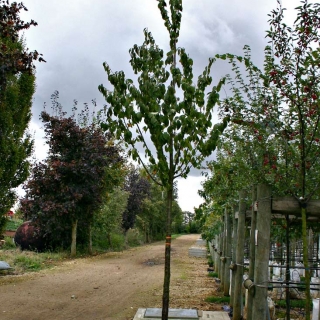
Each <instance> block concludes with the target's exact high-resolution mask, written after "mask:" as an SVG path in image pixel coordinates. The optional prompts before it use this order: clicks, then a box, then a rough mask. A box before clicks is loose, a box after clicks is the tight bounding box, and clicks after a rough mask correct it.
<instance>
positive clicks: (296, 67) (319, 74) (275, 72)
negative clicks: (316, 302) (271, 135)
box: [266, 0, 320, 320]
mask: <svg viewBox="0 0 320 320" xmlns="http://www.w3.org/2000/svg"><path fill="white" fill-rule="evenodd" d="M296 10H297V18H296V20H295V22H294V24H293V26H292V27H289V26H287V25H286V24H285V23H284V9H283V8H282V6H281V5H280V2H279V7H278V8H277V9H276V10H273V11H272V13H271V15H270V20H269V23H270V30H269V31H268V37H269V39H270V42H271V43H272V50H271V49H270V55H269V60H268V64H267V66H266V71H267V72H268V73H269V79H270V82H271V85H272V86H274V87H275V88H276V89H277V91H278V93H279V94H280V95H281V96H282V102H283V103H284V104H285V107H284V108H283V115H282V118H283V119H284V123H285V131H284V133H283V135H284V138H285V140H286V143H285V144H284V148H283V149H284V151H285V155H286V161H287V162H286V164H287V167H286V168H287V177H288V178H289V179H290V184H289V186H290V189H289V190H288V191H289V192H290V193H291V194H292V195H293V196H294V197H295V198H296V199H297V201H298V203H299V205H300V208H301V218H302V238H303V262H304V266H305V268H306V297H307V299H306V319H307V320H309V319H310V303H309V302H310V300H311V297H310V269H309V265H308V242H307V232H306V230H307V211H308V201H309V200H310V199H311V198H312V197H314V196H318V195H319V190H320V179H319V174H320V168H319V159H320V154H319V146H320V126H319V121H320V108H319V107H320V71H319V70H320V69H319V65H320V50H319V43H320V4H319V3H313V4H309V3H308V1H307V0H304V1H302V5H301V6H299V7H297V8H296Z"/></svg>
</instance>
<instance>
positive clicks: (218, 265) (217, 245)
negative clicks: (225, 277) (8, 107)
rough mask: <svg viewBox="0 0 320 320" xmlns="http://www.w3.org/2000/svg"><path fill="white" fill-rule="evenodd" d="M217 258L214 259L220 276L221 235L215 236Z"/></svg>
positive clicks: (215, 269)
mask: <svg viewBox="0 0 320 320" xmlns="http://www.w3.org/2000/svg"><path fill="white" fill-rule="evenodd" d="M215 245H216V248H215V260H214V271H215V272H216V273H217V274H218V277H219V267H220V256H219V246H220V244H219V235H216V237H215Z"/></svg>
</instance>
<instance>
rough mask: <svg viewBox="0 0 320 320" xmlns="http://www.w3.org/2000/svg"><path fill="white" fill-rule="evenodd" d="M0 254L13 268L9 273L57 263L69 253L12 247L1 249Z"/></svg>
mask: <svg viewBox="0 0 320 320" xmlns="http://www.w3.org/2000/svg"><path fill="white" fill-rule="evenodd" d="M6 245H7V244H6ZM0 256H1V259H0V260H3V261H5V262H7V263H8V264H9V265H10V266H11V267H12V268H13V270H10V271H9V272H10V273H13V274H21V273H25V272H31V271H39V270H41V269H46V268H50V267H52V266H54V265H57V264H58V262H59V261H61V260H64V259H66V258H68V257H69V253H67V252H65V251H62V252H42V253H39V252H33V251H27V250H25V251H21V250H20V249H18V248H16V247H14V248H13V249H12V248H11V249H1V250H0Z"/></svg>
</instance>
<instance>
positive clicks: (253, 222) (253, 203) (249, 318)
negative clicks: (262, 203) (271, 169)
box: [246, 186, 257, 320]
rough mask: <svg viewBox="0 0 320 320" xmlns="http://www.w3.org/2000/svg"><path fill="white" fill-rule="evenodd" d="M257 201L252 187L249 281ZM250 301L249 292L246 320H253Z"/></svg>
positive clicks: (253, 248) (252, 258)
mask: <svg viewBox="0 0 320 320" xmlns="http://www.w3.org/2000/svg"><path fill="white" fill-rule="evenodd" d="M256 201H257V186H253V188H252V209H251V232H250V257H249V258H250V262H249V279H251V280H252V281H253V279H254V265H255V249H256V247H255V237H254V235H255V230H256V223H257V213H256V211H255V210H254V209H255V208H254V207H255V202H256ZM252 299H253V296H252V294H251V293H250V292H249V293H248V300H247V301H246V308H247V320H254V319H253V318H252Z"/></svg>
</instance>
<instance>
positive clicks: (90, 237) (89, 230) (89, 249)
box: [88, 223, 93, 255]
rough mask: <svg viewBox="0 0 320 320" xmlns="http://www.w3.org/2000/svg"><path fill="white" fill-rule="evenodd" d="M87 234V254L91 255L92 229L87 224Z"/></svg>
mask: <svg viewBox="0 0 320 320" xmlns="http://www.w3.org/2000/svg"><path fill="white" fill-rule="evenodd" d="M88 233H89V235H88V236H89V244H88V253H89V254H90V255H92V253H93V252H92V228H91V223H89V224H88Z"/></svg>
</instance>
